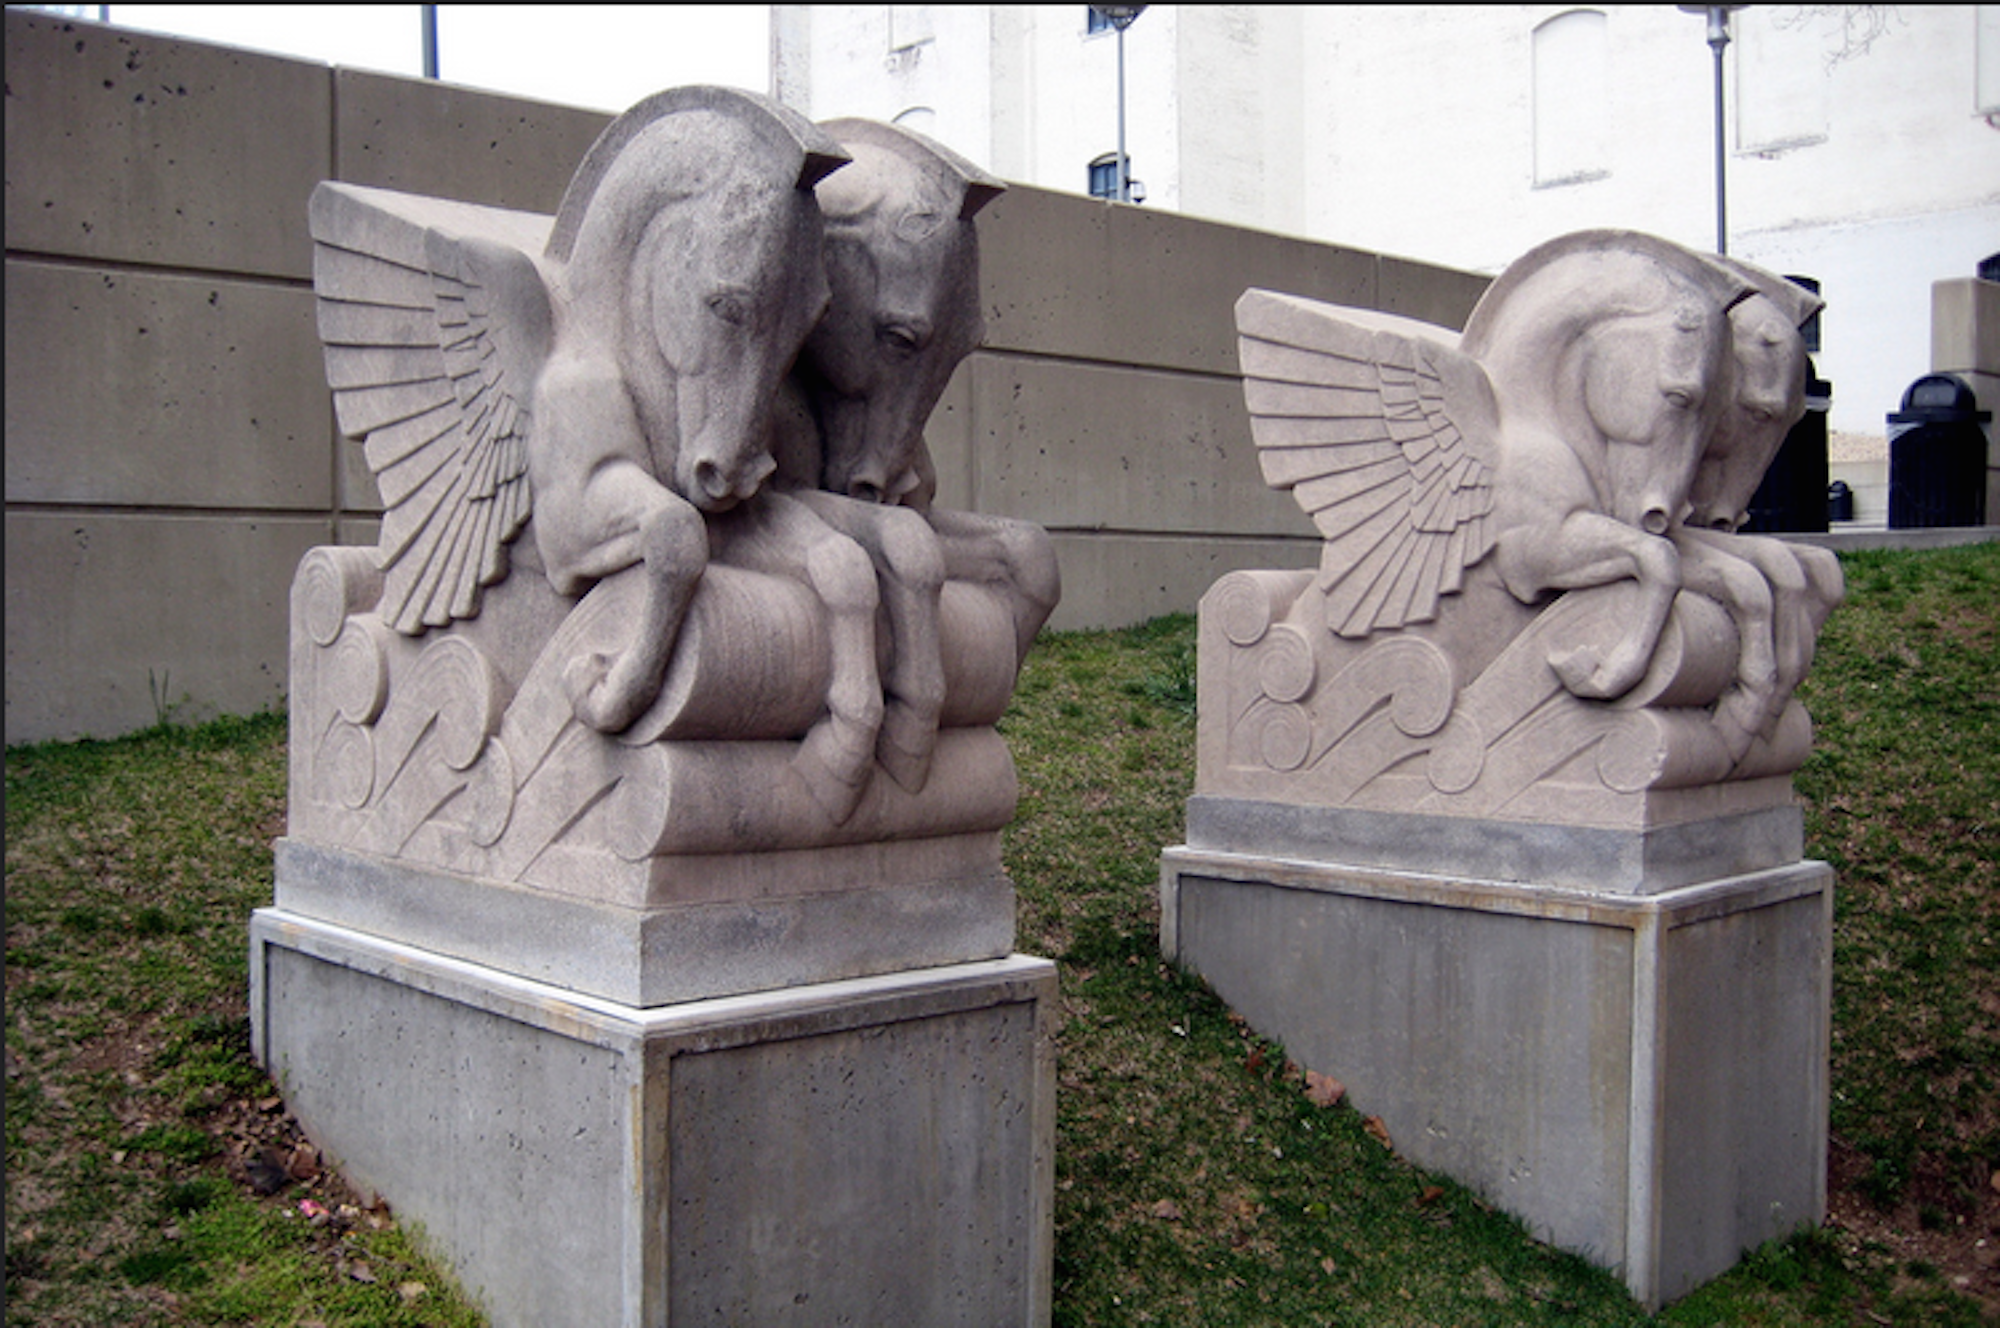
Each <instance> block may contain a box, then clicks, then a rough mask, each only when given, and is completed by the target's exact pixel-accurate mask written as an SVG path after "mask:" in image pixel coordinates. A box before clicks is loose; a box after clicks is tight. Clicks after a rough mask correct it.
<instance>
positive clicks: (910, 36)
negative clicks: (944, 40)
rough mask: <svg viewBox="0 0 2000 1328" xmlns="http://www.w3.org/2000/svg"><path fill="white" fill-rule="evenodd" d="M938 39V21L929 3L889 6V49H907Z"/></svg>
mask: <svg viewBox="0 0 2000 1328" xmlns="http://www.w3.org/2000/svg"><path fill="white" fill-rule="evenodd" d="M935 40H937V22H936V20H935V19H934V18H933V17H932V16H931V7H930V6H929V5H890V6H889V49H890V50H892V51H907V50H909V49H910V48H911V47H912V46H921V45H923V44H924V43H925V42H927V41H935Z"/></svg>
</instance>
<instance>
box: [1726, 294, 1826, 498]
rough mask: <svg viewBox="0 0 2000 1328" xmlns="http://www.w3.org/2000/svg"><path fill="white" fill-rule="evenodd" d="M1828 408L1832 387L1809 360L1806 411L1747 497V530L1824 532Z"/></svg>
mask: <svg viewBox="0 0 2000 1328" xmlns="http://www.w3.org/2000/svg"><path fill="white" fill-rule="evenodd" d="M1814 316H1815V317H1817V316H1818V315H1814ZM1832 409H1833V384H1832V383H1829V382H1827V381H1826V379H1824V378H1821V377H1820V376H1819V374H1818V373H1817V372H1816V371H1815V370H1814V369H1813V366H1812V361H1811V360H1810V359H1808V360H1807V361H1806V413H1805V414H1803V415H1801V416H1800V417H1799V422H1798V423H1797V424H1794V425H1793V426H1792V430H1791V432H1790V433H1788V434H1786V435H1785V441H1784V442H1783V444H1781V445H1780V446H1779V448H1778V455H1777V456H1775V457H1773V458H1771V467H1770V469H1769V470H1766V471H1765V472H1764V479H1763V481H1762V482H1761V483H1759V484H1758V485H1757V492H1756V493H1754V494H1752V495H1750V507H1749V516H1748V518H1747V519H1746V520H1745V521H1744V522H1743V527H1742V528H1743V529H1744V530H1745V531H1747V532H1752V533H1761V534H1774V533H1777V532H1779V531H1794V532H1805V531H1820V532H1824V531H1825V530H1826V478H1827V475H1826V471H1827V460H1826V418H1827V412H1828V411H1830V410H1832Z"/></svg>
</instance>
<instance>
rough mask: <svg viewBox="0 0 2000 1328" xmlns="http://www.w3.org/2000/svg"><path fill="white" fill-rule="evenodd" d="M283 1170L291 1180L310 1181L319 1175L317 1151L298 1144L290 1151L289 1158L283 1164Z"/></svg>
mask: <svg viewBox="0 0 2000 1328" xmlns="http://www.w3.org/2000/svg"><path fill="white" fill-rule="evenodd" d="M285 1170H286V1171H287V1172H288V1173H290V1175H291V1178H292V1179H293V1180H311V1179H313V1177H315V1176H317V1175H319V1149H317V1148H314V1147H313V1146H312V1145H311V1144H300V1145H299V1146H298V1147H297V1148H294V1149H293V1150H292V1156H291V1158H290V1159H289V1160H288V1161H287V1162H286V1163H285Z"/></svg>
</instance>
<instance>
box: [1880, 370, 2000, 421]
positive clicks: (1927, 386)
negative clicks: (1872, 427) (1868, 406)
mask: <svg viewBox="0 0 2000 1328" xmlns="http://www.w3.org/2000/svg"><path fill="white" fill-rule="evenodd" d="M1992 418H1993V412H1992V411H1990V410H1981V409H1979V398H1978V397H1976V396H1974V395H1973V392H1972V389H1971V388H1970V387H1968V386H1966V384H1965V383H1964V382H1963V381H1962V380H1960V379H1958V378H1954V377H1953V376H1952V375H1950V374H1925V375H1924V376H1923V377H1922V378H1919V379H1918V380H1917V381H1916V382H1914V383H1911V384H1910V387H1909V390H1908V391H1906V392H1904V393H1903V408H1902V409H1901V410H1900V411H1897V412H1896V413H1894V414H1892V415H1891V416H1889V423H1891V424H1945V423H1952V422H1956V421H1960V420H1977V421H1979V422H1980V423H1982V424H1983V423H1985V422H1986V421H1987V420H1990V419H1992Z"/></svg>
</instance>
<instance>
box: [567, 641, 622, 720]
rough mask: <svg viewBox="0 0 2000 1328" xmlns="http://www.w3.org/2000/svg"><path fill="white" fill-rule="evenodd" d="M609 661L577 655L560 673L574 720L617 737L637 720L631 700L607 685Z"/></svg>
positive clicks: (606, 657)
mask: <svg viewBox="0 0 2000 1328" xmlns="http://www.w3.org/2000/svg"><path fill="white" fill-rule="evenodd" d="M611 664H612V661H611V657H610V656H608V655H603V654H597V653H592V654H588V655H578V656H577V657H576V658H575V659H573V660H571V661H570V662H569V664H568V666H567V667H565V668H564V669H563V675H562V685H563V694H564V695H565V696H567V697H568V698H569V708H570V711H571V712H572V713H573V714H575V716H576V717H577V719H578V720H579V721H580V722H581V723H583V724H585V725H587V726H588V727H590V728H592V729H595V730H596V731H597V732H599V733H618V732H621V731H623V730H624V729H626V728H628V727H630V726H631V723H632V721H633V720H635V719H637V718H638V717H639V711H638V708H637V707H636V706H635V705H633V704H632V702H633V701H634V699H635V698H634V697H632V696H630V695H625V696H620V695H619V694H618V691H617V689H615V688H614V687H613V686H612V685H611Z"/></svg>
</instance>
